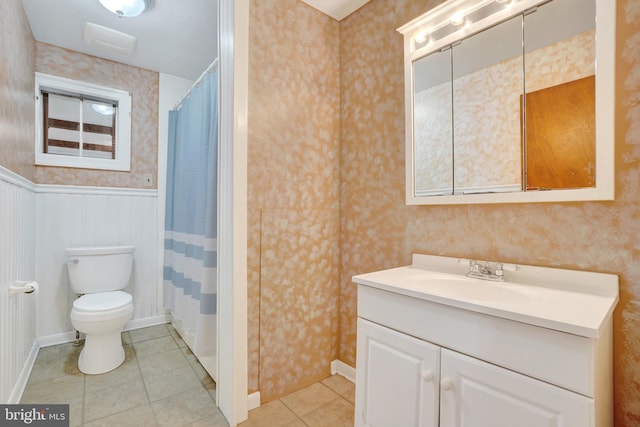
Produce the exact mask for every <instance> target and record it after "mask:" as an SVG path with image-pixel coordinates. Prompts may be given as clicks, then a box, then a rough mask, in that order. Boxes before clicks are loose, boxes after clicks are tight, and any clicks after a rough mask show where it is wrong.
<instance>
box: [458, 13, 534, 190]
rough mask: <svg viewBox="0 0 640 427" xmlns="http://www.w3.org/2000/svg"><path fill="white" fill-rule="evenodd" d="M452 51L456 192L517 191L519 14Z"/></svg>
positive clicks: (520, 78)
mask: <svg viewBox="0 0 640 427" xmlns="http://www.w3.org/2000/svg"><path fill="white" fill-rule="evenodd" d="M452 51H453V117H454V120H453V122H454V123H453V134H454V141H455V142H454V149H453V152H454V164H455V168H454V194H470V193H486V192H503V191H520V189H521V188H522V184H521V183H522V173H521V171H520V170H521V162H520V156H521V147H520V146H521V135H520V132H521V131H520V119H519V117H520V97H521V96H522V91H523V84H524V79H523V68H522V67H523V56H522V17H521V16H517V17H515V18H512V19H510V20H508V21H506V22H503V23H501V24H500V25H496V26H494V27H491V28H488V29H487V30H484V31H482V32H480V33H478V34H475V35H473V36H471V37H469V38H466V39H464V40H462V42H461V43H459V44H456V45H454V46H453V49H452Z"/></svg>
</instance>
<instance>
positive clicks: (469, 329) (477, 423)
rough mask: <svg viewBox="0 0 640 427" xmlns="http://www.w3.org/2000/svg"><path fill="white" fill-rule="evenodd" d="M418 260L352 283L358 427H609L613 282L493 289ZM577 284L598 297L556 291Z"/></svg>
mask: <svg viewBox="0 0 640 427" xmlns="http://www.w3.org/2000/svg"><path fill="white" fill-rule="evenodd" d="M415 257H416V256H414V265H413V266H408V267H401V268H399V269H392V270H385V271H381V272H376V273H369V274H364V275H359V276H355V277H354V281H355V282H356V283H358V321H357V322H358V325H357V326H358V337H357V360H356V405H355V425H356V426H362V427H365V426H366V427H395V426H402V427H413V426H415V427H436V426H440V427H513V426H518V427H612V426H613V391H612V386H613V384H612V382H613V380H612V370H613V369H612V322H611V314H612V312H613V308H614V307H615V305H616V303H617V300H618V296H617V292H618V291H617V277H616V276H613V275H601V274H600V273H587V275H584V274H583V273H584V272H578V273H579V274H578V276H577V277H573V278H572V274H571V273H569V274H566V275H565V273H558V272H557V271H556V272H554V273H555V274H558V276H556V278H555V279H551V281H550V285H551V286H552V287H551V288H547V287H539V286H536V285H531V284H523V283H509V284H500V285H492V284H487V283H485V281H482V280H474V279H469V278H466V277H465V276H464V274H461V275H460V278H459V277H458V276H457V275H453V274H449V273H450V272H452V271H454V270H456V268H457V267H455V266H454V265H453V262H452V261H450V260H445V262H450V264H449V266H450V267H451V268H444V270H445V273H443V272H442V271H439V272H435V273H434V272H433V271H430V270H425V269H424V265H422V266H421V265H420V261H421V260H422V261H424V262H425V263H426V265H427V266H429V264H430V262H431V261H434V259H435V261H437V262H439V261H442V259H440V260H439V259H438V258H444V257H430V256H425V255H420V256H418V258H415ZM420 257H428V258H426V259H425V258H420ZM416 259H417V260H418V261H417V262H416ZM425 260H426V261H425ZM437 262H436V263H437ZM456 262H457V260H456ZM544 270H545V269H544V268H541V267H531V266H520V267H519V272H520V273H519V274H520V277H519V278H520V279H522V281H523V282H524V283H526V282H527V281H529V280H530V281H531V282H536V283H538V284H539V283H541V281H542V279H541V278H542V277H543V276H544ZM551 270H553V269H551ZM562 271H564V272H566V271H567V270H562ZM588 274H594V275H595V276H593V277H591V276H588ZM558 277H560V278H561V279H558ZM511 278H512V279H516V278H518V274H515V275H511ZM573 279H576V280H577V281H578V282H579V283H582V284H584V286H585V289H586V290H588V291H592V292H595V293H596V294H597V295H594V294H592V293H590V292H586V294H585V293H583V292H580V291H577V290H576V287H575V283H574V284H573V285H567V286H566V287H564V288H563V286H562V283H560V282H562V281H563V280H568V282H572V283H573ZM589 281H591V282H592V283H598V282H599V283H600V284H603V285H604V286H591V284H590V283H589ZM603 282H604V283H603ZM443 284H444V285H443ZM467 284H470V286H471V287H469V288H465V286H466V285H467ZM445 285H446V286H445ZM572 286H573V289H572ZM478 287H479V288H478ZM558 287H559V288H560V289H558ZM474 289H477V290H478V291H477V292H476V291H474ZM607 289H608V290H607ZM607 293H608V294H609V295H605V294H607ZM549 298H553V299H555V300H556V301H555V302H557V304H559V305H560V306H561V307H562V306H564V309H559V310H557V311H556V310H555V308H554V304H553V303H551V302H550V301H551V300H549ZM571 301H573V302H574V303H575V306H568V305H567V304H568V303H569V302H571ZM537 305H540V307H539V309H540V310H541V311H539V312H538V314H537V316H538V317H536V316H533V313H534V312H533V311H531V310H537V309H538V308H536V306H537ZM527 310H529V311H528V312H527ZM572 310H575V311H576V314H574V315H571V316H567V315H566V312H568V311H569V312H571V311H572Z"/></svg>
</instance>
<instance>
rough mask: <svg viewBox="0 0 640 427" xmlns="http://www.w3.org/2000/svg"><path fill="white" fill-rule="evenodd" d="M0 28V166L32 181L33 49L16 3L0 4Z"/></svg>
mask: <svg viewBox="0 0 640 427" xmlns="http://www.w3.org/2000/svg"><path fill="white" fill-rule="evenodd" d="M0 28H2V37H0V144H1V145H2V150H1V151H0V165H2V166H4V167H6V168H7V169H10V170H12V171H13V172H16V173H17V174H19V175H22V176H23V177H25V178H27V179H32V178H33V172H34V167H33V157H34V148H33V139H34V138H35V130H34V127H33V120H34V116H35V113H34V110H35V109H34V105H33V85H34V77H33V70H34V66H35V65H34V63H35V48H34V40H33V36H32V35H31V27H30V26H29V22H28V21H27V16H26V14H25V12H24V9H23V8H22V2H20V0H4V1H2V2H0ZM16 52H20V54H19V55H16Z"/></svg>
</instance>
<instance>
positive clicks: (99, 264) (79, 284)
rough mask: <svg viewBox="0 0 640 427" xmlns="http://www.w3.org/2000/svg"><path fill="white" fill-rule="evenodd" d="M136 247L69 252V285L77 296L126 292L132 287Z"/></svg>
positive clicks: (111, 247)
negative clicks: (130, 284) (125, 290)
mask: <svg viewBox="0 0 640 427" xmlns="http://www.w3.org/2000/svg"><path fill="white" fill-rule="evenodd" d="M134 251H135V246H100V247H84V248H67V249H66V253H67V258H68V260H67V265H68V267H69V283H70V285H71V289H73V291H74V292H75V293H77V294H92V293H96V292H109V291H117V290H120V289H124V288H125V287H126V286H127V284H129V278H130V277H131V269H132V267H133V253H134Z"/></svg>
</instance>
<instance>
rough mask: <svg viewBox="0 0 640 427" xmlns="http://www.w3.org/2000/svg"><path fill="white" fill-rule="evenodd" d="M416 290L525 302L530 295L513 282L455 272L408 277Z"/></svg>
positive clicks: (482, 299) (507, 301)
mask: <svg viewBox="0 0 640 427" xmlns="http://www.w3.org/2000/svg"><path fill="white" fill-rule="evenodd" d="M407 282H408V284H409V283H410V284H411V285H412V286H413V287H415V288H416V290H420V291H422V292H429V293H431V294H432V295H437V296H441V297H445V298H454V299H459V300H468V301H482V302H497V303H500V302H503V303H513V302H516V301H517V302H523V301H526V300H528V299H530V296H529V295H527V293H526V292H524V290H523V289H521V287H520V286H518V285H517V284H513V283H503V282H492V281H488V280H480V279H474V278H471V277H466V276H458V275H455V274H431V273H430V272H422V273H419V274H416V275H413V276H410V277H407Z"/></svg>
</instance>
